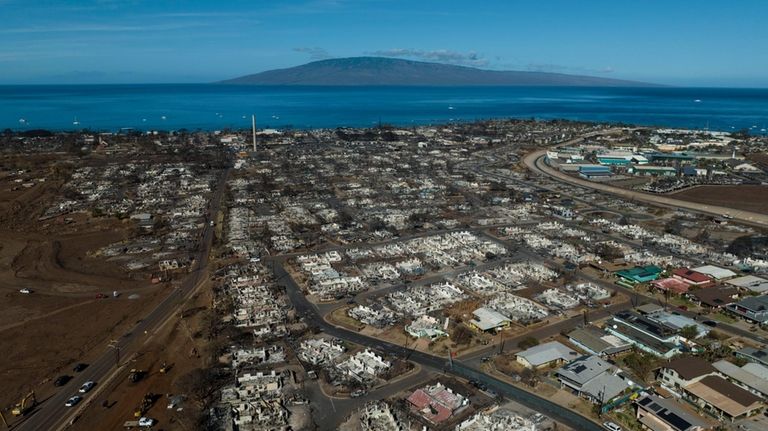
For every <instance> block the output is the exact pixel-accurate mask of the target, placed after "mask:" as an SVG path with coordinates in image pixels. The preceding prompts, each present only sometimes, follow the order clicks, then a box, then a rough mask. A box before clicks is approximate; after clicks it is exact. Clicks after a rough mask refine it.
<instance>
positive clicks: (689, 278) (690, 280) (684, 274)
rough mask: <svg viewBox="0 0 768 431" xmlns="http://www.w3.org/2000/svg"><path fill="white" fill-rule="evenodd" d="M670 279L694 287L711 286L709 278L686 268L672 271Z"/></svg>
mask: <svg viewBox="0 0 768 431" xmlns="http://www.w3.org/2000/svg"><path fill="white" fill-rule="evenodd" d="M672 278H674V279H677V280H680V281H682V282H684V283H687V284H689V285H691V286H696V287H706V286H710V285H712V279H711V278H710V277H709V276H707V275H705V274H702V273H700V272H698V271H694V270H692V269H688V268H678V269H676V270H674V271H672Z"/></svg>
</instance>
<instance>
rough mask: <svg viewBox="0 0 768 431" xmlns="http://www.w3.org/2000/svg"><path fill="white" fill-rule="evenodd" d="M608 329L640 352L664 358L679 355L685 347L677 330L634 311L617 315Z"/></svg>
mask: <svg viewBox="0 0 768 431" xmlns="http://www.w3.org/2000/svg"><path fill="white" fill-rule="evenodd" d="M606 329H607V330H608V332H609V333H611V334H613V335H615V336H617V337H619V338H621V339H622V340H625V341H627V342H629V343H632V344H633V345H635V346H637V348H639V349H640V350H643V351H645V352H648V353H651V354H653V355H656V356H660V357H663V358H671V357H672V356H675V355H677V354H678V353H680V352H681V351H682V350H683V347H684V346H683V344H682V340H681V337H680V336H679V335H678V331H677V330H675V329H673V328H671V327H670V326H668V325H666V324H664V323H661V322H658V321H655V320H652V319H650V318H648V317H647V316H641V315H639V314H637V313H635V312H632V311H622V312H620V313H617V314H615V315H614V316H613V318H612V319H611V320H610V321H609V322H608V324H607V325H606Z"/></svg>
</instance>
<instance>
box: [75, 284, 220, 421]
mask: <svg viewBox="0 0 768 431" xmlns="http://www.w3.org/2000/svg"><path fill="white" fill-rule="evenodd" d="M203 289H205V287H204V288H203ZM204 292H205V293H204V294H202V295H199V296H198V297H197V299H193V300H191V302H190V303H188V305H186V306H185V308H194V307H198V306H199V307H205V306H207V305H210V290H207V289H206V290H204ZM199 318H200V313H197V315H195V316H192V317H189V318H186V319H184V320H183V321H180V320H179V319H178V318H173V319H172V320H171V321H170V322H169V324H167V325H166V326H165V327H163V328H161V330H160V331H159V332H158V333H157V334H155V335H154V336H153V337H152V338H151V339H150V341H149V342H148V343H147V344H146V345H145V346H144V348H142V350H141V352H140V353H139V354H138V355H136V356H135V357H134V358H132V359H130V360H128V359H126V361H127V362H126V365H125V366H124V368H123V369H122V370H121V372H120V373H118V375H117V376H116V377H115V379H114V380H112V381H110V382H108V383H106V386H105V387H104V388H101V391H100V392H99V393H98V397H97V399H96V401H95V402H93V403H92V404H91V405H90V406H89V407H88V408H87V409H86V410H85V411H84V412H83V414H82V415H81V416H80V417H79V418H78V420H77V422H76V423H75V426H74V427H72V430H73V431H78V430H96V429H114V430H116V429H122V425H123V423H124V422H125V421H130V420H136V419H135V418H134V415H133V413H134V411H135V410H136V407H137V406H138V405H139V403H140V401H141V399H142V398H143V397H144V395H146V394H148V393H153V394H157V395H158V397H157V400H156V402H155V404H154V405H153V406H152V407H151V408H150V409H149V411H147V412H146V414H145V416H147V417H151V418H153V419H156V420H157V421H158V424H159V426H160V428H161V429H165V430H174V429H195V427H194V425H192V424H191V423H190V421H191V420H192V417H191V416H192V410H193V409H191V407H192V405H191V403H192V401H191V400H187V401H185V402H184V403H183V406H184V407H185V409H184V410H183V411H181V412H177V411H176V410H173V409H172V410H169V409H167V408H166V407H167V405H168V402H169V397H168V396H167V395H175V394H178V393H179V391H178V389H177V388H176V387H175V385H174V382H175V381H176V379H178V377H179V376H182V375H184V374H185V373H187V372H189V371H191V370H193V369H195V368H205V367H208V366H210V364H209V363H206V358H208V357H210V356H209V355H207V354H206V348H207V347H206V343H205V342H204V341H203V340H202V339H199V338H197V339H196V338H193V337H192V335H191V334H193V333H195V332H196V331H197V330H198V329H199V326H200V322H199V320H200V319H199ZM193 352H199V354H197V353H193ZM163 362H166V363H167V365H169V366H170V369H169V370H168V371H167V373H161V372H160V368H161V366H162V363H163ZM132 368H136V369H140V370H144V371H146V372H147V375H146V376H145V377H144V378H143V379H142V380H140V381H139V382H136V383H132V382H130V381H129V380H128V372H129V371H130V369H132ZM105 400H106V401H107V403H108V405H109V407H108V408H104V407H102V402H103V401H105Z"/></svg>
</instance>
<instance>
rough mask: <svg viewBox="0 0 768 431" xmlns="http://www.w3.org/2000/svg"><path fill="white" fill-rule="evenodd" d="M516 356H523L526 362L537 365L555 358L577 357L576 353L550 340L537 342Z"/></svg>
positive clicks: (567, 359) (567, 358)
mask: <svg viewBox="0 0 768 431" xmlns="http://www.w3.org/2000/svg"><path fill="white" fill-rule="evenodd" d="M517 356H519V357H522V358H525V360H526V361H528V363H530V364H531V365H533V366H534V367H538V366H540V365H544V364H548V363H550V362H552V361H557V360H564V361H569V360H571V359H574V358H576V357H578V353H576V352H575V351H574V350H571V349H569V348H568V347H566V346H565V345H563V344H562V343H560V342H557V341H550V342H549V343H544V344H539V345H538V346H534V347H531V348H530V349H527V350H523V351H522V352H519V353H518V354H517Z"/></svg>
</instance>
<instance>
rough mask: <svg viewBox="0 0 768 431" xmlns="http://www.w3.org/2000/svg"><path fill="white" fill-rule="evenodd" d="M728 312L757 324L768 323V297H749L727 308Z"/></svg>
mask: <svg viewBox="0 0 768 431" xmlns="http://www.w3.org/2000/svg"><path fill="white" fill-rule="evenodd" d="M725 308H726V310H728V311H730V312H732V313H734V314H736V315H738V316H740V317H742V318H743V319H745V320H748V321H750V322H755V323H766V322H768V295H763V296H748V297H746V298H744V299H742V300H741V301H739V302H734V303H731V304H728V305H726V306H725Z"/></svg>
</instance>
